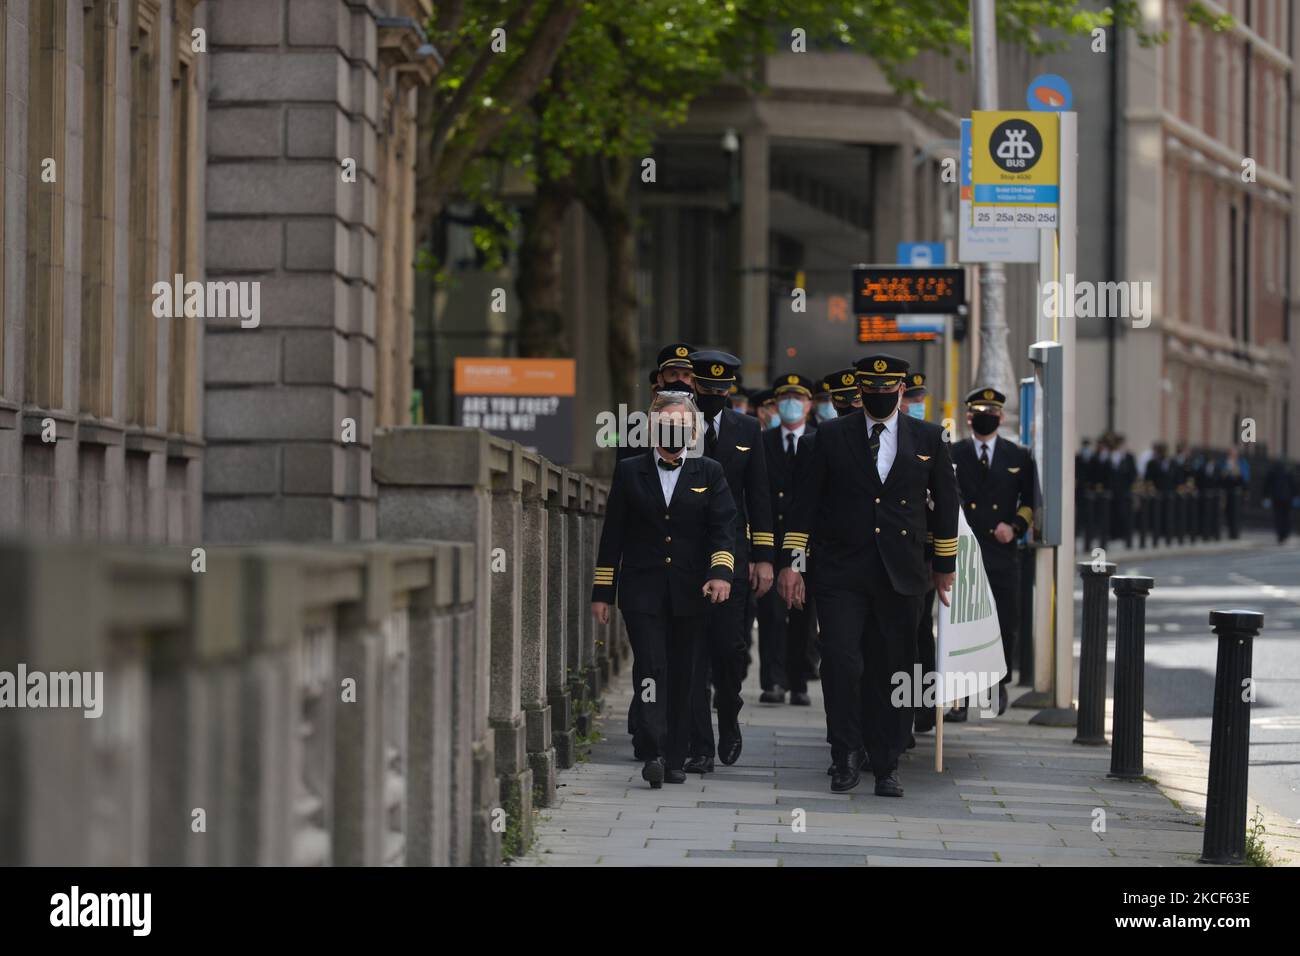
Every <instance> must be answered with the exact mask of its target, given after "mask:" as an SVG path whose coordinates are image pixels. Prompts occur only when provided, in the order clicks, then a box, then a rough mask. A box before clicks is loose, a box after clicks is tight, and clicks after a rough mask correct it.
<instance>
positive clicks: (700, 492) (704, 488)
mask: <svg viewBox="0 0 1300 956" xmlns="http://www.w3.org/2000/svg"><path fill="white" fill-rule="evenodd" d="M708 490H709V486H708V485H705V486H704V487H703V488H692V489H691V491H693V492H695V493H696V494H697V495H702V494H704V492H706V491H708Z"/></svg>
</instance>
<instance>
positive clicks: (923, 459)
mask: <svg viewBox="0 0 1300 956" xmlns="http://www.w3.org/2000/svg"><path fill="white" fill-rule="evenodd" d="M916 457H917V458H919V459H921V461H929V460H930V456H929V455H917V456H916Z"/></svg>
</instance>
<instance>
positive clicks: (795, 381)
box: [785, 375, 799, 385]
mask: <svg viewBox="0 0 1300 956" xmlns="http://www.w3.org/2000/svg"><path fill="white" fill-rule="evenodd" d="M785 380H786V382H788V383H789V384H791V385H798V384H799V376H798V375H787V376H786V379H785Z"/></svg>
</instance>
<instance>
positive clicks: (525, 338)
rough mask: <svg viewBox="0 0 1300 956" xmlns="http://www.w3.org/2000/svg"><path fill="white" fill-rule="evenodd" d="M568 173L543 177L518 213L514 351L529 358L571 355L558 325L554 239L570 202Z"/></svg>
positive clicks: (559, 292)
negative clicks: (517, 311)
mask: <svg viewBox="0 0 1300 956" xmlns="http://www.w3.org/2000/svg"><path fill="white" fill-rule="evenodd" d="M573 198H574V185H573V182H572V180H571V179H567V180H550V179H547V180H543V181H542V182H540V183H539V184H538V186H537V196H536V200H535V201H534V203H533V205H532V207H531V208H530V209H528V210H527V211H526V212H525V213H524V222H523V226H524V236H523V241H522V242H521V243H520V246H519V278H518V280H517V281H516V283H515V289H516V290H517V291H518V293H519V305H520V308H521V310H522V314H521V316H520V319H519V354H520V355H521V356H525V357H530V358H554V357H559V356H568V355H572V354H573V352H572V348H571V345H570V342H569V336H568V333H567V331H566V330H565V327H564V312H563V301H562V287H561V281H560V279H561V273H560V270H561V264H562V256H561V254H560V242H561V237H562V234H563V227H564V214H565V212H566V211H567V210H568V208H569V206H570V205H571V204H572V202H573Z"/></svg>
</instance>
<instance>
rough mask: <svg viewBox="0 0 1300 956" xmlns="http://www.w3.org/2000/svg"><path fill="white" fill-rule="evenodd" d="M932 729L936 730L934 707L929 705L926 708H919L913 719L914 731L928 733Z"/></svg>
mask: <svg viewBox="0 0 1300 956" xmlns="http://www.w3.org/2000/svg"><path fill="white" fill-rule="evenodd" d="M932 730H934V709H933V708H931V707H927V708H925V709H924V710H917V711H916V716H915V718H914V719H913V721H912V733H914V734H928V733H929V732H930V731H932Z"/></svg>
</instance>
